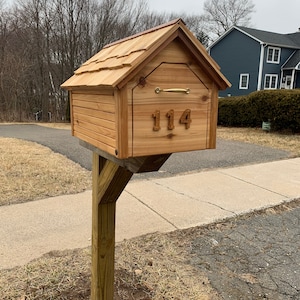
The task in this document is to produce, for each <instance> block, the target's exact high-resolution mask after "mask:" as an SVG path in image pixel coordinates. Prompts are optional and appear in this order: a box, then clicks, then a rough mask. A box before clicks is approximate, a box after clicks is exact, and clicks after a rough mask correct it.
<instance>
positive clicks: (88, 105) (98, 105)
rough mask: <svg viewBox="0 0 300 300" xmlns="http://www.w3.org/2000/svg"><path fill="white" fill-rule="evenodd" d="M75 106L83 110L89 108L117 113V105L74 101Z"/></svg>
mask: <svg viewBox="0 0 300 300" xmlns="http://www.w3.org/2000/svg"><path fill="white" fill-rule="evenodd" d="M73 105H74V106H77V107H82V108H89V109H93V110H97V111H102V112H109V113H115V105H114V104H113V103H112V104H111V103H109V104H108V103H103V102H100V101H85V100H77V99H73Z"/></svg>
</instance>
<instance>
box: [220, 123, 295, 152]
mask: <svg viewBox="0 0 300 300" xmlns="http://www.w3.org/2000/svg"><path fill="white" fill-rule="evenodd" d="M217 136H218V137H219V138H223V139H227V140H235V141H241V142H246V143H252V144H257V145H261V146H267V147H272V148H276V149H281V150H285V151H289V152H291V153H292V155H293V156H295V157H296V156H297V157H298V156H300V134H294V135H293V134H282V133H275V132H270V133H266V132H264V131H263V130H262V129H261V128H234V127H218V132H217Z"/></svg>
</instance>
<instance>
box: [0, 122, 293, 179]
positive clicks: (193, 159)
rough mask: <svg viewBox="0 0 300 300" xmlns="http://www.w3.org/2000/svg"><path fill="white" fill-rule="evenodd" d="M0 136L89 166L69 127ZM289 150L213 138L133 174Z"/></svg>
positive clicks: (283, 154)
mask: <svg viewBox="0 0 300 300" xmlns="http://www.w3.org/2000/svg"><path fill="white" fill-rule="evenodd" d="M0 136H1V137H12V138H18V139H24V140H28V141H33V142H37V143H39V144H42V145H44V146H47V147H49V148H51V149H52V150H53V151H55V152H58V153H61V154H63V155H65V156H66V157H68V158H69V159H71V160H73V161H75V162H77V163H79V164H80V165H81V166H82V167H84V168H86V169H88V170H91V169H92V152H91V151H90V150H88V149H86V148H84V147H82V146H81V145H79V140H78V139H77V138H75V137H73V136H72V135H71V132H70V130H64V129H55V128H48V127H43V126H38V125H33V124H21V125H19V124H16V125H4V124H3V125H0ZM289 155H290V153H289V152H287V151H281V150H277V149H273V148H269V147H262V146H258V145H254V144H249V143H242V142H236V141H228V140H222V139H218V140H217V149H215V150H202V151H193V152H185V153H174V154H172V156H171V157H170V158H169V159H168V161H167V162H166V163H165V164H164V165H163V167H162V168H161V170H160V171H159V172H154V173H147V174H138V175H135V177H143V178H144V177H167V176H173V175H177V174H180V173H185V172H190V171H198V170H205V169H214V168H226V167H233V166H239V165H247V164H254V163H262V162H269V161H274V160H280V159H284V158H287V157H289Z"/></svg>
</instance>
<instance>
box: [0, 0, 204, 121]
mask: <svg viewBox="0 0 300 300" xmlns="http://www.w3.org/2000/svg"><path fill="white" fill-rule="evenodd" d="M178 17H181V18H183V20H184V21H185V22H186V24H187V26H188V27H189V28H190V29H191V30H192V31H193V32H194V34H195V35H196V36H197V38H198V39H199V40H200V41H201V42H202V43H204V44H206V45H207V44H208V43H209V36H208V35H206V34H205V30H204V26H203V24H204V23H203V22H204V16H203V15H195V14H193V15H182V14H181V15H176V14H166V13H156V12H151V11H150V10H149V8H148V5H147V1H146V0H135V1H134V0H51V1H48V0H23V1H19V2H18V4H14V5H12V6H11V7H5V6H4V1H1V0H0V121H28V120H42V121H63V120H66V119H68V113H67V111H68V95H67V92H66V91H64V90H62V89H61V88H60V84H61V83H62V82H64V81H65V80H66V79H67V78H69V77H70V76H71V75H72V74H73V72H74V70H76V69H77V68H78V67H79V66H80V65H81V64H82V63H83V62H84V61H86V60H87V59H89V58H90V57H91V56H92V55H94V54H95V53H97V52H98V51H99V50H101V48H102V47H103V46H104V45H106V44H108V43H111V42H113V41H116V40H118V39H121V38H124V37H126V36H129V35H132V34H134V33H137V32H140V31H143V30H146V29H149V28H151V27H154V26H156V25H159V24H162V23H164V22H167V21H169V20H171V19H175V18H178Z"/></svg>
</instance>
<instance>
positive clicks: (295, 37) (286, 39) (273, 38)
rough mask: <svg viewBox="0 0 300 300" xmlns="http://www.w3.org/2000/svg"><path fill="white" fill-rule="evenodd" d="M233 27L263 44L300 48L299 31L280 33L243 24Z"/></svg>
mask: <svg viewBox="0 0 300 300" xmlns="http://www.w3.org/2000/svg"><path fill="white" fill-rule="evenodd" d="M235 27H236V28H237V29H238V30H240V31H244V32H245V33H247V34H248V35H250V36H252V37H253V38H256V39H257V40H259V41H260V42H262V43H265V44H271V45H274V46H280V47H288V48H300V33H299V34H298V32H297V33H294V34H281V33H275V32H269V31H264V30H258V29H253V28H248V27H243V26H235Z"/></svg>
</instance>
